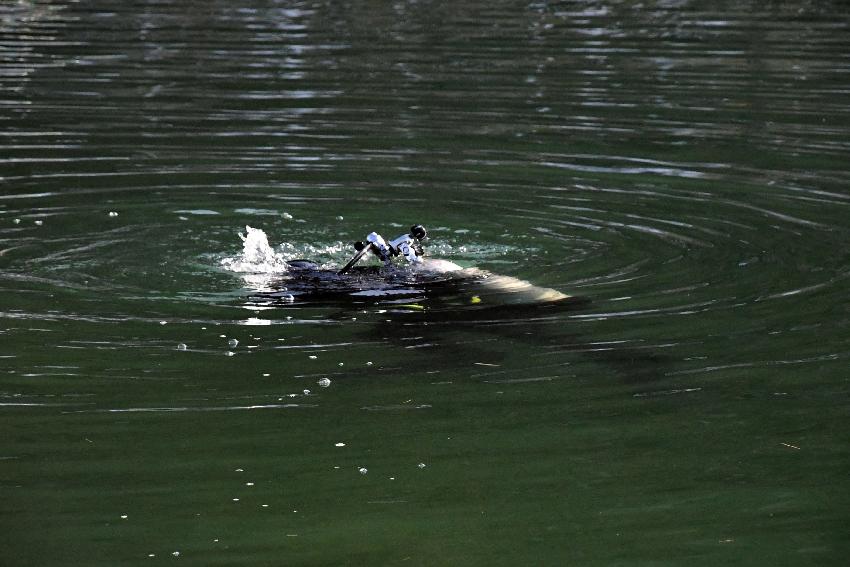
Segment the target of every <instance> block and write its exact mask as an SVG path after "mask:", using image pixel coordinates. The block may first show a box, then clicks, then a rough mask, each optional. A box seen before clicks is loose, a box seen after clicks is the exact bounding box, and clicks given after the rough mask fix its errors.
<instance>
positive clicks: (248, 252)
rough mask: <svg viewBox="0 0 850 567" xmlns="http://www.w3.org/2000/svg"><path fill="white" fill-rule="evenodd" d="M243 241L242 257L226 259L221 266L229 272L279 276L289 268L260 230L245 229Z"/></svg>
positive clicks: (240, 236) (240, 235)
mask: <svg viewBox="0 0 850 567" xmlns="http://www.w3.org/2000/svg"><path fill="white" fill-rule="evenodd" d="M239 238H241V239H242V255H241V256H236V257H234V258H225V259H223V260H222V261H221V264H222V265H223V266H224V267H225V268H227V269H228V270H231V271H234V272H240V273H243V274H277V273H280V272H285V271H286V270H287V268H288V267H289V266H288V265H287V263H286V260H285V259H284V257H283V256H282V255H281V254H279V253H277V252H275V251H274V249H273V248H272V247H271V245H270V244H269V238H268V236H266V233H265V232H263V231H262V230H261V229H259V228H251V227H250V226H246V227H245V234H241V233H240V234H239Z"/></svg>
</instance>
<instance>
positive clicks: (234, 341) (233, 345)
mask: <svg viewBox="0 0 850 567" xmlns="http://www.w3.org/2000/svg"><path fill="white" fill-rule="evenodd" d="M238 344H239V341H238V340H237V339H230V340H229V341H227V346H229V347H230V348H236V345H238Z"/></svg>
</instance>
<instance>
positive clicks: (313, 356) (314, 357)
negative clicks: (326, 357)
mask: <svg viewBox="0 0 850 567" xmlns="http://www.w3.org/2000/svg"><path fill="white" fill-rule="evenodd" d="M308 358H309V359H310V360H316V359H317V358H319V357H318V356H316V355H315V354H311V355H310V356H309V357H308Z"/></svg>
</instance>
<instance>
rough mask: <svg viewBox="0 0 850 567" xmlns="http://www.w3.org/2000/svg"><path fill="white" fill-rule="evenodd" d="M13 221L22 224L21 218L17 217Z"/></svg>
mask: <svg viewBox="0 0 850 567" xmlns="http://www.w3.org/2000/svg"><path fill="white" fill-rule="evenodd" d="M12 222H13V223H15V224H21V219H15V220H13V221H12Z"/></svg>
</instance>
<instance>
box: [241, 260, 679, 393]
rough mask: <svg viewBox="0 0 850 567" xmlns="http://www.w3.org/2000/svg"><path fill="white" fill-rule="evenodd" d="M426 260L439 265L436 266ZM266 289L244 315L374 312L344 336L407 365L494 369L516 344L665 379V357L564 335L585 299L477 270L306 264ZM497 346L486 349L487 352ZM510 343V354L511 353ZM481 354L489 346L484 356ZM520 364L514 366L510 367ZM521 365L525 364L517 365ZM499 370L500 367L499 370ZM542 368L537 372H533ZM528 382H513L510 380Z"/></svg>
mask: <svg viewBox="0 0 850 567" xmlns="http://www.w3.org/2000/svg"><path fill="white" fill-rule="evenodd" d="M436 262H440V261H439V260H438V261H436ZM292 264H293V265H294V266H295V267H296V269H295V270H292V271H291V272H290V273H288V274H287V275H286V276H283V277H281V278H280V279H278V280H277V281H275V282H274V283H272V284H271V285H270V286H269V287H270V289H269V290H266V291H262V292H254V293H252V294H251V295H250V296H249V297H248V301H247V305H246V306H248V307H255V308H256V307H260V308H280V309H284V310H285V309H303V308H320V309H323V310H330V313H329V314H326V315H325V318H326V319H328V320H331V321H335V322H338V323H340V324H342V325H345V324H347V323H349V322H352V321H353V320H356V319H357V316H358V315H362V314H364V313H366V314H370V313H371V314H374V315H376V317H374V318H373V319H372V323H373V324H371V325H369V326H368V327H366V328H365V330H364V328H363V327H362V326H358V327H354V328H352V332H354V333H356V334H359V335H360V340H363V341H367V342H374V343H382V344H386V345H389V346H390V347H392V348H393V349H400V350H404V351H406V352H408V353H410V357H411V358H414V359H415V358H417V356H419V354H418V353H417V351H420V352H421V353H422V354H421V356H423V357H424V358H426V359H433V358H434V357H439V359H440V360H441V361H456V362H455V364H458V363H460V361H464V362H468V361H470V360H486V361H487V362H481V363H477V364H481V365H482V366H490V367H501V366H502V365H503V364H504V363H508V362H509V361H510V360H512V358H513V357H514V351H517V350H520V349H516V348H514V346H517V345H519V344H523V345H525V347H526V348H524V349H521V350H522V351H524V352H527V347H528V346H531V347H535V348H537V349H544V350H545V351H546V352H545V353H544V354H543V356H546V357H548V358H550V359H556V358H557V359H558V361H557V362H555V363H554V366H556V367H561V368H562V367H564V366H568V365H569V364H570V362H563V361H561V360H560V359H561V358H563V357H566V358H568V359H572V358H575V357H576V356H578V357H579V358H581V359H585V360H589V361H592V362H594V363H596V364H601V365H602V366H604V367H606V368H608V369H609V370H611V371H612V372H613V373H614V374H615V375H616V376H618V377H619V378H620V379H622V380H623V381H624V382H626V383H629V384H635V385H638V384H646V383H650V382H654V381H656V380H657V379H658V378H660V377H662V376H664V374H665V357H664V356H662V355H661V354H660V353H658V352H654V351H653V350H651V349H646V348H642V347H635V346H632V345H630V344H622V345H618V344H616V343H611V342H598V341H595V340H594V339H593V338H592V337H588V336H586V335H583V334H581V333H578V332H575V331H572V330H571V327H573V328H575V327H576V324H575V322H574V321H571V319H570V317H571V316H572V315H575V314H576V313H581V312H586V311H587V310H588V309H589V308H590V307H591V305H592V303H593V302H592V300H591V298H590V297H586V296H570V295H565V294H563V293H561V292H559V291H557V290H554V289H551V288H545V287H539V286H535V285H533V284H532V283H530V282H527V281H525V280H521V279H518V278H514V277H511V276H504V275H498V274H493V273H490V272H487V271H484V270H480V269H477V268H467V269H461V270H454V271H448V272H438V271H434V272H426V273H421V272H420V273H414V272H411V271H410V270H409V269H403V268H395V267H391V268H389V269H387V268H383V267H377V266H370V267H358V268H355V269H354V270H353V271H352V272H351V273H349V274H345V275H339V274H337V273H336V272H335V271H333V270H322V269H318V267H317V266H316V265H315V264H312V263H309V262H293V263H292ZM494 344H495V345H497V346H498V348H495V349H494V348H492V346H493V345H494ZM511 345H514V346H511ZM488 347H489V348H488ZM520 362H521V361H520ZM526 362H527V361H526ZM508 366H510V365H509V364H508ZM549 366H550V365H547V364H545V363H544V364H543V367H544V368H546V367H549ZM526 379H527V380H534V379H537V378H535V377H528V378H524V377H519V378H515V379H513V380H512V381H524V380H526Z"/></svg>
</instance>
